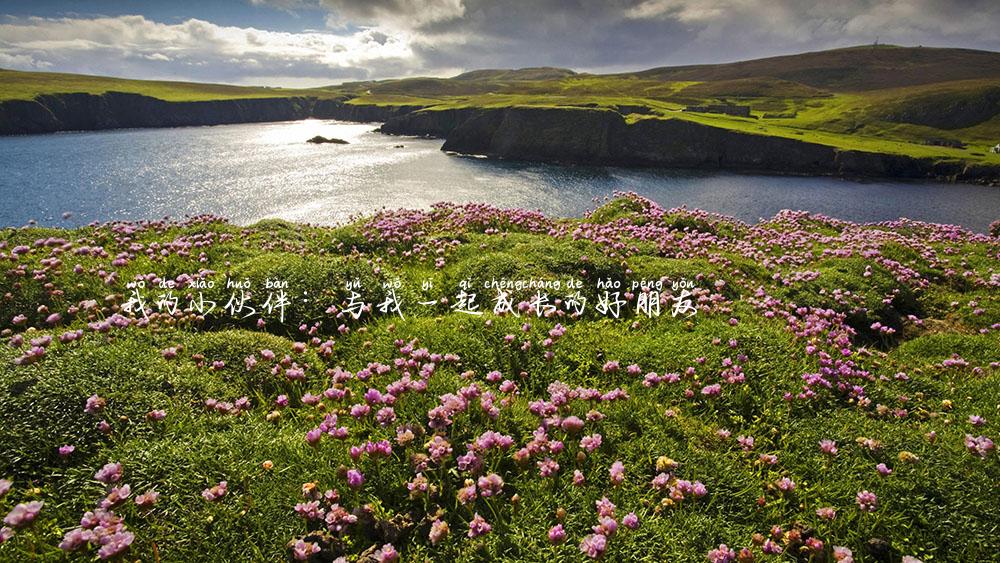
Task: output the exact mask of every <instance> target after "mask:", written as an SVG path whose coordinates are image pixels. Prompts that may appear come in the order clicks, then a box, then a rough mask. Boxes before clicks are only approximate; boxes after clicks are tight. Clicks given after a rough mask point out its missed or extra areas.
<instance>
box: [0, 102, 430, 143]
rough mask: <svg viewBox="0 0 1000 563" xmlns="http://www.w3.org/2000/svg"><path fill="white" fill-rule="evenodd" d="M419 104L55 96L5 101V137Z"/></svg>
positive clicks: (366, 113)
mask: <svg viewBox="0 0 1000 563" xmlns="http://www.w3.org/2000/svg"><path fill="white" fill-rule="evenodd" d="M415 109H418V107H417V106H395V107H391V106H375V105H366V106H358V105H352V104H346V103H344V100H335V99H317V98H305V97H299V98H246V99H233V100H213V101H199V102H167V101H164V100H160V99H157V98H152V97H149V96H142V95H139V94H127V93H123V92H107V93H105V94H100V95H94V94H52V95H44V96H38V97H37V98H35V99H34V100H10V101H5V102H0V135H23V134H32V133H52V132H56V131H93V130H100V129H119V128H134V127H185V126H193V125H222V124H227V123H258V122H266V121H290V120H295V119H305V118H308V117H316V118H320V119H343V120H345V121H385V120H386V119H389V118H392V117H394V116H398V115H402V114H404V113H407V112H410V111H413V110H415Z"/></svg>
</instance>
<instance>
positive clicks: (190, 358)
mask: <svg viewBox="0 0 1000 563" xmlns="http://www.w3.org/2000/svg"><path fill="white" fill-rule="evenodd" d="M998 236H1000V233H994V235H992V236H990V235H983V234H974V233H971V232H968V231H966V230H963V229H961V228H958V227H953V226H942V225H930V224H924V223H919V222H913V221H906V220H900V221H897V222H891V223H882V224H876V225H858V224H853V223H848V222H843V221H839V220H836V219H833V218H829V217H824V216H816V215H810V214H807V213H801V212H782V213H780V214H778V215H777V216H775V217H774V218H772V219H770V220H766V221H762V222H760V223H758V224H755V225H749V224H744V223H741V222H738V221H735V220H732V219H729V218H725V217H721V216H715V215H711V214H708V213H704V212H700V211H694V210H686V209H670V210H668V209H662V208H660V207H658V206H657V205H656V204H654V203H652V202H650V201H648V200H645V199H642V198H640V197H638V196H635V195H631V194H620V195H619V196H617V197H615V198H614V199H611V200H609V201H607V202H604V203H603V204H602V205H601V206H600V207H598V208H597V209H596V210H595V211H593V212H592V213H590V214H589V215H588V216H586V217H585V218H583V219H553V218H548V217H545V216H543V215H541V214H539V213H535V212H529V211H523V210H501V209H495V208H491V207H488V206H482V205H439V206H436V207H435V208H433V209H432V210H428V211H394V212H382V213H379V214H377V215H375V216H372V217H367V218H362V219H358V220H357V221H355V222H353V223H350V224H348V225H345V226H342V227H337V228H326V227H313V226H308V225H296V224H289V223H285V222H281V221H265V222H262V223H258V224H256V225H253V226H250V227H240V226H236V225H231V224H228V223H226V222H225V221H223V220H221V219H218V218H214V217H196V218H192V219H188V220H185V221H182V222H172V221H158V222H137V223H109V224H94V225H91V226H88V227H83V228H79V229H75V230H62V229H52V228H40V227H35V228H24V229H6V230H3V231H0V264H2V268H0V270H2V275H0V294H2V298H0V331H2V332H0V343H2V345H0V514H2V515H5V516H4V518H3V524H2V530H0V560H2V561H31V560H40V561H63V560H94V559H96V558H100V559H116V558H117V559H122V560H129V561H135V560H142V561H281V560H310V561H345V560H346V561H364V562H376V561H377V562H387V561H396V560H402V561H425V560H433V561H495V560H508V561H549V562H555V561H585V560H590V559H604V560H607V561H712V562H714V563H723V562H734V561H740V562H746V561H813V562H833V561H840V562H849V561H858V562H861V561H878V562H893V563H895V562H900V561H910V562H912V561H923V562H925V563H929V562H937V561H998V560H1000V501H998V498H1000V459H998V454H997V452H996V446H995V443H994V442H995V440H996V439H997V437H998V433H997V428H998V427H1000V426H998V425H1000V238H998ZM571 277H572V278H576V279H579V280H582V282H583V285H582V287H581V288H580V289H579V293H580V297H582V298H584V299H586V301H587V303H588V304H587V307H586V309H585V310H584V311H583V312H582V313H577V309H574V308H572V307H570V306H568V302H567V301H564V300H560V301H556V300H555V299H553V300H552V301H551V302H548V303H544V304H543V303H542V302H541V301H539V300H538V299H537V293H536V292H535V291H534V290H530V291H521V292H515V293H514V294H513V295H512V297H513V301H512V303H513V307H511V308H510V309H509V310H507V311H506V312H501V313H500V314H494V307H493V302H492V301H491V300H490V298H491V297H492V294H491V293H490V292H489V291H485V290H480V291H478V293H479V294H480V295H479V300H480V302H481V306H480V307H479V309H478V310H473V309H474V307H473V304H472V301H471V299H469V294H465V295H464V296H462V295H461V294H460V293H459V287H461V282H462V281H463V280H464V281H468V282H469V283H468V284H467V286H466V287H472V288H476V287H478V288H482V287H483V283H484V282H487V281H489V280H492V279H541V280H557V279H567V278H571ZM680 279H688V280H691V281H693V282H694V286H695V288H694V289H693V290H691V291H690V295H689V299H690V303H691V304H692V305H693V306H694V307H696V309H697V310H696V313H695V314H693V315H690V316H689V315H688V314H682V315H673V314H672V305H673V304H674V303H675V302H679V298H680V296H679V295H677V293H678V291H675V290H673V289H672V288H671V284H670V282H671V281H676V280H680ZM227 280H230V281H232V282H235V283H238V284H243V283H244V282H246V285H245V286H243V287H244V289H245V288H246V287H247V286H248V287H249V288H250V290H249V293H250V294H252V296H253V298H254V302H253V305H254V307H255V309H256V314H250V313H249V310H247V309H244V310H237V309H236V307H237V305H236V304H234V303H233V300H232V299H233V298H232V295H233V294H238V293H239V292H238V291H237V289H236V288H235V287H226V285H227ZM275 280H277V281H280V282H282V283H287V292H288V294H289V295H291V296H292V298H291V299H289V300H288V301H287V303H284V304H283V306H282V307H281V309H282V311H283V315H284V319H283V320H281V319H280V318H278V314H277V312H276V310H274V309H269V310H265V309H263V308H262V306H261V305H260V303H259V302H258V300H259V301H263V297H264V294H265V293H268V292H269V291H270V290H269V289H267V286H268V281H271V282H274V281H275ZM351 280H356V281H357V284H356V285H354V286H351V287H348V285H346V284H345V282H347V281H351ZM397 280H398V283H396V281H397ZM598 280H605V281H606V280H613V281H618V282H621V283H622V287H623V289H622V290H621V297H622V300H623V301H624V302H625V303H626V305H625V306H624V307H623V309H622V313H621V315H620V318H615V317H614V316H611V315H602V314H598V313H597V312H595V311H594V305H595V304H596V303H598V302H599V301H600V299H601V294H602V293H603V291H602V290H601V289H600V287H599V286H598V284H597V282H598ZM635 280H647V281H648V280H665V281H666V282H667V284H666V285H665V286H664V288H663V290H662V292H661V293H659V294H657V293H654V291H655V290H654V289H652V288H651V287H649V286H647V287H644V288H639V289H632V287H631V285H630V283H631V282H632V281H635ZM137 282H140V283H138V284H137ZM167 282H172V284H171V283H167ZM136 285H144V286H145V291H146V294H147V298H148V303H146V307H147V308H146V309H142V308H140V309H137V308H136V307H135V300H134V296H135V295H136V294H137V293H138V290H137V288H136V287H135V286H136ZM171 285H172V287H168V286H171ZM272 285H274V284H272ZM279 285H280V284H279ZM472 292H475V290H474V289H472V290H469V293H472ZM643 294H645V295H643ZM140 295H141V294H140ZM359 296H360V299H361V301H363V302H365V303H368V304H369V305H368V306H367V307H366V308H364V309H361V310H358V309H355V308H353V306H352V304H353V303H355V302H356V301H358V299H357V298H358V297H359ZM172 298H176V299H177V301H176V302H174V303H176V307H171V306H170V303H171V299H172ZM390 298H393V299H395V302H396V303H401V304H402V307H401V310H400V311H399V312H395V311H393V310H392V308H388V309H386V310H385V311H383V310H380V308H379V306H378V305H379V304H383V303H387V302H389V301H390ZM205 302H215V303H216V304H217V305H218V306H217V307H215V308H207V309H206V308H205V307H204V303H205ZM640 302H645V303H646V304H647V306H648V305H649V304H650V303H651V302H654V303H659V304H660V305H662V314H660V315H659V316H655V315H647V314H640V313H637V311H636V307H635V306H636V304H638V303H640ZM154 303H155V304H158V305H159V306H154ZM165 304H166V306H164V305H165ZM244 304H245V303H244ZM272 304H273V303H272ZM224 305H230V308H229V309H228V310H227V309H226V308H225V307H224ZM458 305H462V306H461V307H459V306H458ZM248 307H249V305H248ZM460 309H464V310H460ZM475 312H479V313H482V314H473V313H475ZM355 317H357V318H355Z"/></svg>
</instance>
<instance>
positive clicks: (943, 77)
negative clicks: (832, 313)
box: [0, 46, 1000, 165]
mask: <svg viewBox="0 0 1000 563" xmlns="http://www.w3.org/2000/svg"><path fill="white" fill-rule="evenodd" d="M106 91H123V92H133V93H138V94H144V95H148V96H153V97H158V98H162V99H165V100H171V101H193V100H216V99H235V98H250V97H253V98H260V97H285V96H315V97H347V98H351V100H350V103H351V104H356V105H378V106H400V105H407V106H422V107H424V108H427V109H430V110H444V109H454V108H502V107H515V106H531V107H548V108H563V107H568V108H573V107H581V106H584V107H600V108H607V109H612V110H615V111H620V112H621V113H623V114H624V115H626V116H628V118H629V119H630V120H632V121H634V120H637V119H686V120H691V121H697V122H699V123H704V124H708V125H712V126H714V127H721V128H725V129H732V130H737V131H744V132H750V133H754V134H760V135H769V136H779V137H787V138H794V139H801V140H804V141H809V142H814V143H819V144H823V145H828V146H833V147H837V148H840V149H845V150H859V151H869V152H875V153H889V154H899V155H907V156H912V157H917V158H931V159H936V160H942V161H958V162H967V163H980V164H988V165H996V164H1000V155H997V154H992V153H991V152H990V150H989V149H990V147H992V146H994V145H996V144H997V143H998V142H1000V94H998V92H1000V54H997V53H991V52H987V51H971V50H963V49H927V48H920V47H917V48H903V47H894V46H878V47H872V46H863V47H855V48H847V49H834V50H830V51H822V52H817V53H803V54H800V55H793V56H786V57H777V58H770V59H759V60H754V61H744V62H739V63H731V64H722V65H702V66H691V67H668V68H660V69H651V70H648V71H642V72H634V73H623V74H612V75H591V74H577V73H573V72H571V71H567V70H565V69H551V68H540V69H521V70H516V71H503V70H484V71H473V72H469V73H465V74H463V75H460V76H457V77H454V78H450V79H446V78H405V79H399V80H383V81H368V82H355V83H346V84H342V85H339V86H331V87H328V88H318V89H281V88H253V87H239V86H226V85H213V84H195V83H183V82H153V81H137V80H124V79H116V78H105V77H94V76H81V75H70V74H53V73H27V72H15V71H4V70H0V101H2V100H11V99H31V98H33V97H34V96H36V95H39V94H44V93H58V92H88V93H92V94H99V93H102V92H106ZM718 103H723V104H738V105H748V106H750V107H751V109H752V114H753V117H754V118H753V119H744V118H739V117H731V116H726V115H721V114H693V113H687V112H681V111H680V110H682V109H684V108H685V107H687V106H689V105H704V104H718ZM942 140H943V141H947V142H955V143H962V144H964V145H965V146H964V147H962V148H951V147H947V146H939V145H937V144H929V142H931V141H933V142H935V143H937V142H939V141H942Z"/></svg>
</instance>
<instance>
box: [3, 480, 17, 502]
mask: <svg viewBox="0 0 1000 563" xmlns="http://www.w3.org/2000/svg"><path fill="white" fill-rule="evenodd" d="M13 485H14V482H13V481H11V480H9V479H0V498H3V497H5V496H7V492H8V491H10V488H11V486H13Z"/></svg>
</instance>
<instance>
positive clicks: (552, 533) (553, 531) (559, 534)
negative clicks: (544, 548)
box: [549, 524, 566, 545]
mask: <svg viewBox="0 0 1000 563" xmlns="http://www.w3.org/2000/svg"><path fill="white" fill-rule="evenodd" d="M564 541H566V530H565V529H563V525H562V524H556V525H555V526H552V527H551V528H549V543H551V544H552V545H557V544H560V543H562V542H564Z"/></svg>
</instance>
